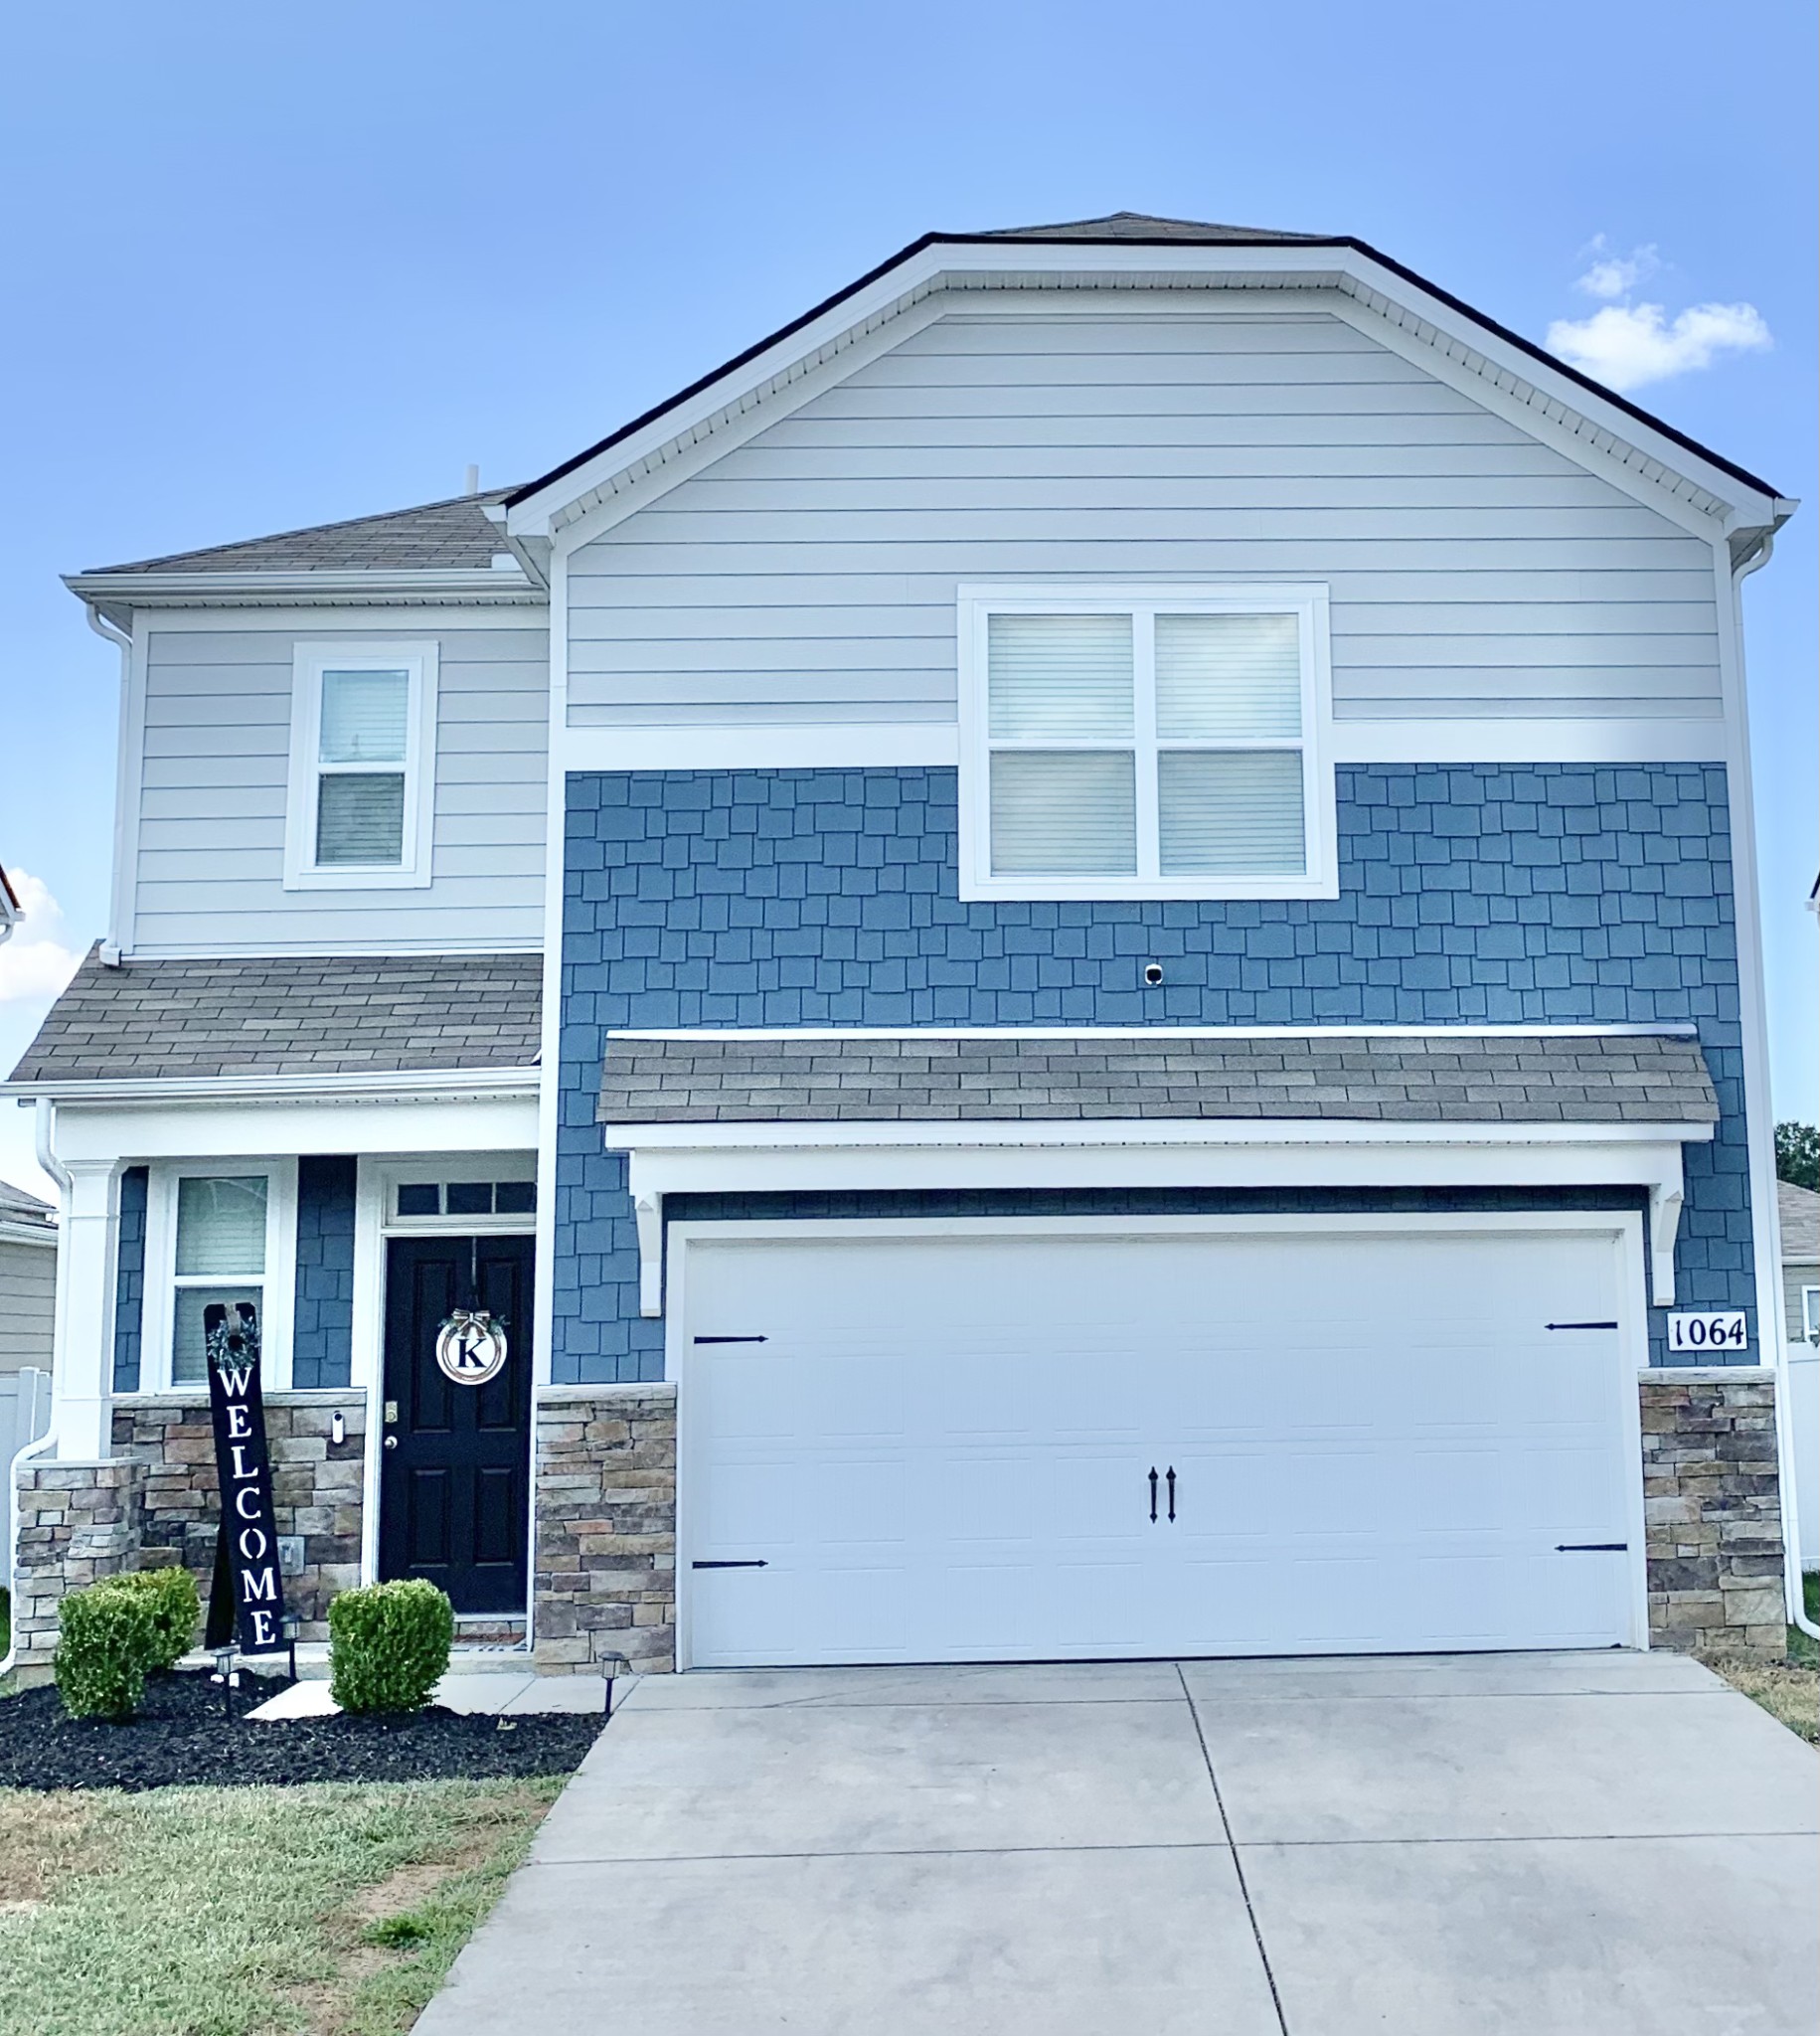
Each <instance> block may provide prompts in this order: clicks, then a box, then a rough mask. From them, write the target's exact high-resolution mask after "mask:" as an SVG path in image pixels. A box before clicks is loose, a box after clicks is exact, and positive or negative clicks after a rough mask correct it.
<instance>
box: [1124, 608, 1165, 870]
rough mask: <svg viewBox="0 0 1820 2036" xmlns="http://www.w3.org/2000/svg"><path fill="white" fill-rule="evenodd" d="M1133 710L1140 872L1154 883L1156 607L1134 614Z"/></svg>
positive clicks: (1158, 865)
mask: <svg viewBox="0 0 1820 2036" xmlns="http://www.w3.org/2000/svg"><path fill="white" fill-rule="evenodd" d="M1131 666H1132V670H1131V712H1132V721H1133V730H1134V733H1135V735H1136V737H1137V754H1136V757H1135V759H1134V760H1133V762H1134V767H1135V769H1136V773H1137V785H1136V792H1137V874H1138V877H1139V879H1140V880H1141V881H1143V882H1145V883H1151V884H1154V883H1155V882H1156V881H1157V879H1158V877H1159V876H1160V874H1161V871H1162V857H1161V851H1160V849H1159V847H1158V845H1157V781H1156V773H1157V762H1156V610H1155V609H1154V608H1149V607H1140V608H1134V609H1133V610H1132V614H1131Z"/></svg>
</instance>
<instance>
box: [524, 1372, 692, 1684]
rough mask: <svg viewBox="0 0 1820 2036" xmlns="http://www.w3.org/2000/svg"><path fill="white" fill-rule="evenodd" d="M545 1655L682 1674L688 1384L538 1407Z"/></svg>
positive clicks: (555, 1398) (535, 1622)
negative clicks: (682, 1439) (616, 1659)
mask: <svg viewBox="0 0 1820 2036" xmlns="http://www.w3.org/2000/svg"><path fill="white" fill-rule="evenodd" d="M536 1421H537V1516H536V1532H537V1548H536V1553H535V1563H534V1574H533V1583H532V1593H533V1615H532V1633H533V1637H534V1648H533V1651H534V1656H535V1660H536V1664H537V1666H538V1668H539V1669H541V1670H543V1671H544V1672H545V1673H547V1674H548V1673H556V1674H561V1673H564V1672H568V1673H571V1674H587V1673H591V1672H594V1671H596V1670H597V1668H598V1665H599V1663H600V1662H601V1660H602V1659H603V1658H604V1657H605V1655H607V1654H608V1653H618V1654H623V1655H624V1656H625V1657H626V1659H627V1660H628V1661H630V1663H631V1664H632V1666H633V1667H634V1668H635V1669H637V1670H639V1671H640V1672H641V1673H650V1672H653V1671H659V1670H668V1669H673V1668H674V1667H675V1666H676V1388H675V1387H674V1386H668V1385H655V1384H652V1385H632V1386H569V1387H562V1386H559V1387H555V1388H546V1389H545V1390H544V1391H543V1392H542V1393H540V1394H539V1395H538V1399H537V1414H536Z"/></svg>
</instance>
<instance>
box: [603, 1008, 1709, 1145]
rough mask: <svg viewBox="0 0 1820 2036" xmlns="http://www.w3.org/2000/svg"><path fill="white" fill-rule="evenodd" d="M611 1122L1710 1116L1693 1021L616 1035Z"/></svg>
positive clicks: (1634, 1119) (609, 1076)
mask: <svg viewBox="0 0 1820 2036" xmlns="http://www.w3.org/2000/svg"><path fill="white" fill-rule="evenodd" d="M598 1115H599V1118H600V1120H601V1121H602V1122H604V1123H609V1124H653V1125H656V1124H689V1123H803V1122H840V1123H856V1122H874V1123H877V1122H896V1123H906V1122H924V1123H931V1122H940V1121H944V1120H945V1121H954V1120H971V1121H996V1122H1006V1121H1014V1122H1024V1121H1032V1120H1052V1121H1053V1120H1067V1119H1074V1120H1086V1119H1118V1120H1122V1121H1125V1122H1130V1121H1134V1120H1139V1119H1144V1118H1159V1119H1175V1120H1181V1119H1213V1118H1251V1119H1258V1118H1267V1119H1273V1120H1274V1119H1283V1118H1297V1117H1306V1118H1341V1119H1344V1118H1351V1119H1363V1120H1367V1121H1377V1122H1397V1121H1401V1122H1422V1121H1429V1122H1436V1123H1449V1122H1460V1123H1467V1122H1469V1123H1475V1124H1488V1123H1512V1124H1597V1123H1614V1124H1711V1123H1714V1122H1716V1121H1717V1119H1718V1115H1719V1105H1718V1101H1717V1098H1716V1096H1715V1094H1714V1090H1713V1084H1712V1080H1711V1078H1710V1077H1709V1075H1708V1073H1707V1068H1706V1063H1705V1060H1704V1059H1703V1058H1702V1055H1701V1051H1700V1044H1699V1041H1698V1040H1697V1039H1696V1038H1694V1037H1693V1036H1692V1033H1691V1030H1690V1029H1687V1028H1680V1029H1676V1028H1664V1029H1663V1030H1661V1031H1643V1030H1637V1029H1629V1030H1611V1031H1598V1030H1590V1029H1585V1028H1572V1027H1561V1028H1538V1029H1536V1030H1534V1031H1526V1032H1508V1031H1472V1030H1467V1029H1465V1028H1454V1027H1448V1028H1435V1029H1432V1030H1427V1031H1394V1030H1390V1029H1388V1028H1387V1029H1384V1030H1348V1029H1345V1028H1342V1027H1338V1026H1331V1027H1317V1028H1313V1029H1310V1030H1306V1031H1268V1030H1260V1031H1213V1030H1205V1031H1204V1030H1198V1029H1197V1030H1187V1029H1183V1030H1172V1029H1165V1028H1162V1027H1157V1028H1153V1029H1150V1030H1147V1031H1131V1032H1119V1031H1110V1030H1103V1029H1100V1030H1087V1031H1075V1032H1063V1031H1037V1030H1031V1031H1021V1032H1011V1031H1006V1032H984V1031H980V1032H941V1031H914V1032H889V1033H888V1032H870V1031H859V1030H854V1031H851V1032H846V1033H842V1032H838V1031H829V1032H821V1033H807V1032H804V1033H795V1034H769V1035H759V1034H749V1033H746V1034H742V1033H734V1032H721V1033H714V1032H694V1033H661V1034H660V1033H619V1034H615V1035H613V1036H612V1037H611V1039H610V1040H609V1042H608V1046H607V1052H606V1057H605V1064H604V1067H603V1070H602V1079H601V1088H600V1100H599V1109H598Z"/></svg>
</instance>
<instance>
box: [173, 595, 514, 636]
mask: <svg viewBox="0 0 1820 2036" xmlns="http://www.w3.org/2000/svg"><path fill="white" fill-rule="evenodd" d="M401 608H402V609H403V610H404V612H403V613H401V612H400V610H401ZM549 613H550V610H549V606H548V603H547V602H546V600H545V598H544V596H543V595H541V594H540V595H539V596H538V597H537V599H536V600H535V601H531V600H524V601H516V602H508V603H501V602H497V601H495V602H492V603H489V604H487V605H484V606H482V605H479V604H476V603H470V604H468V605H467V606H457V605H451V604H447V603H444V604H443V605H441V606H437V605H435V604H434V603H428V604H422V603H418V602H416V601H410V602H399V601H394V602H393V603H392V604H391V605H390V606H384V605H381V604H379V603H377V602H376V601H374V600H373V599H371V598H369V597H367V595H366V594H363V595H362V597H361V598H360V599H358V600H356V599H349V600H347V601H345V602H343V603H342V604H341V605H339V606H335V607H323V606H314V607H311V606H296V607H289V606H283V605H280V604H278V603H276V602H273V601H263V602H260V603H259V604H257V605H256V606H247V605H242V604H239V603H235V604H225V605H222V606H219V607H208V608H198V607H153V608H141V609H140V610H139V611H138V615H137V621H138V623H139V626H140V627H141V628H142V629H152V630H161V631H162V630H168V631H171V632H172V633H177V634H183V635H194V634H198V633H201V632H206V631H208V630H211V629H220V630H232V631H234V632H235V633H236V634H238V633H240V632H242V631H244V630H248V629H279V630H283V631H284V632H285V633H286V634H289V635H297V634H300V633H302V632H303V631H306V630H331V629H348V630H359V631H360V632H362V633H363V634H367V635H372V634H374V633H376V632H378V631H383V630H387V629H399V630H405V631H410V632H414V633H416V634H421V633H422V631H423V630H425V629H435V630H438V631H441V632H446V631H448V630H451V629H538V628H543V627H545V626H547V624H548V619H549Z"/></svg>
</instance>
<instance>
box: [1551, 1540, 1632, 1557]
mask: <svg viewBox="0 0 1820 2036" xmlns="http://www.w3.org/2000/svg"><path fill="white" fill-rule="evenodd" d="M1629 1547H1630V1543H1629V1542H1628V1541H1558V1542H1556V1544H1555V1553H1556V1554H1557V1555H1622V1554H1624V1552H1625V1551H1626V1550H1627V1549H1628V1548H1629Z"/></svg>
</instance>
